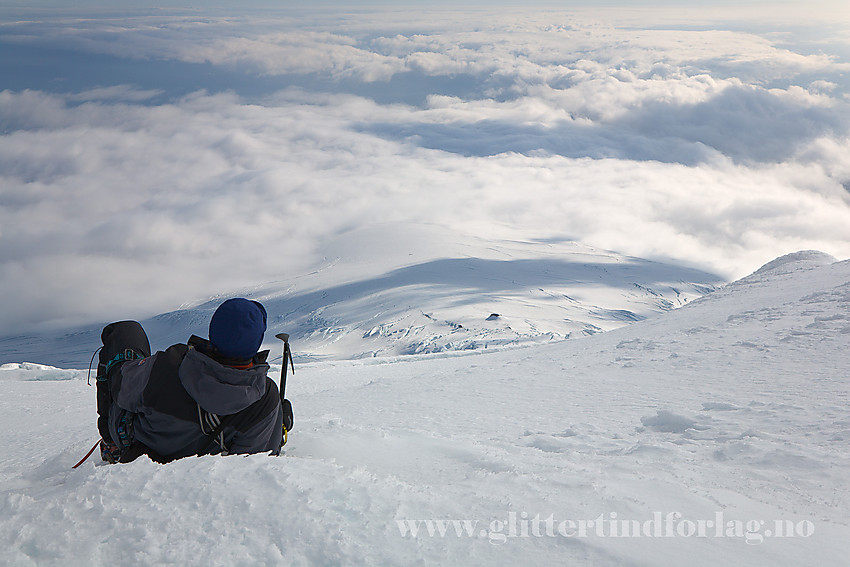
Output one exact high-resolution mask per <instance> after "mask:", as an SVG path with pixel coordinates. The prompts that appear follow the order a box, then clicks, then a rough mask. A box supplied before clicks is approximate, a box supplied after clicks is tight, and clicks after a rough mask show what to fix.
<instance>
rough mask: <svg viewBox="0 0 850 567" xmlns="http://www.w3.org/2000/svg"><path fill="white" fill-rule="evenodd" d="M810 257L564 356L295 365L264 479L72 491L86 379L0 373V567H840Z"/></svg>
mask: <svg viewBox="0 0 850 567" xmlns="http://www.w3.org/2000/svg"><path fill="white" fill-rule="evenodd" d="M813 258H815V257H814V255H812V254H802V255H799V256H796V257H794V256H791V257H786V258H784V259H782V261H779V262H776V263H775V264H774V266H773V268H766V269H762V270H759V271H758V272H756V273H754V274H753V275H751V276H749V277H747V278H744V279H742V280H740V281H737V282H734V283H732V284H730V285H728V286H725V287H723V288H721V289H719V290H717V291H715V292H713V293H711V294H709V295H707V296H705V297H703V298H701V299H698V300H696V301H693V302H691V303H689V304H688V305H686V306H684V307H682V308H681V309H676V310H672V311H669V312H667V313H664V314H661V315H658V316H655V317H652V318H650V319H647V320H644V321H639V322H635V323H633V324H631V325H628V326H625V327H622V328H620V329H616V330H612V331H609V332H606V333H601V334H597V335H594V336H588V337H584V338H578V339H575V340H569V341H562V342H557V343H550V344H544V345H533V346H528V347H523V348H517V349H510V350H501V351H491V352H485V351H472V352H468V353H442V354H430V355H415V356H406V357H386V358H378V359H363V360H356V361H320V362H311V363H307V364H301V365H299V366H298V367H297V373H296V374H295V375H294V376H292V377H290V380H289V384H288V396H289V397H290V398H291V399H292V402H293V405H294V408H295V412H296V414H295V417H296V422H295V423H296V428H295V431H294V432H293V434H292V436H291V438H290V442H289V444H288V445H287V446H286V448H285V456H283V457H281V458H271V457H267V456H265V455H252V456H249V457H238V456H233V457H224V458H221V457H203V458H189V459H184V460H182V461H178V462H175V463H171V464H168V465H158V464H154V463H152V462H150V461H148V460H147V459H140V460H138V461H136V462H134V463H131V464H127V465H112V466H106V465H101V464H99V463H98V462H97V460H96V459H94V458H92V459H90V460H89V461H87V462H86V463H85V464H83V465H82V466H81V467H80V468H79V469H77V470H71V466H72V465H73V464H74V463H75V462H76V461H77V460H78V459H79V458H80V457H82V456H83V455H84V454H85V452H86V451H87V450H88V448H89V447H90V446H91V444H92V443H93V442H94V441H95V437H96V433H95V427H94V417H95V412H94V404H95V392H94V388H89V387H87V386H86V384H85V377H86V372H85V371H78V370H60V369H54V368H50V367H46V366H39V365H34V364H20V363H10V364H5V365H3V366H2V367H0V385H1V387H2V390H3V395H2V396H0V446H2V447H3V451H2V453H0V479H2V489H0V490H1V491H0V564H3V565H15V566H18V565H63V566H64V565H115V564H121V565H154V564H156V565H185V564H190V565H207V564H212V565H490V564H494V565H512V564H527V565H544V564H555V565H594V566H599V565H606V566H607V565H628V566H675V567H680V566H681V565H685V564H687V565H689V566H699V565H706V566H708V565H711V566H715V565H724V566H733V565H742V566H743V565H745V566H761V565H764V566H768V565H769V566H775V565H818V566H843V565H846V564H847V552H848V544H847V542H848V541H850V512H848V510H850V486H848V483H847V474H848V473H847V471H848V470H850V448H848V441H850V399H848V380H847V372H848V365H847V352H848V347H850V262H848V261H843V262H834V263H830V262H829V261H826V260H825V259H824V258H823V257H820V259H819V260H817V261H812V260H813ZM815 259H816V258H815ZM780 266H781V269H775V268H777V267H780ZM296 348H297V345H296ZM674 513H678V514H681V517H679V516H673V515H672V514H674ZM614 515H616V516H614ZM600 516H602V519H603V520H605V521H611V522H613V520H614V519H616V520H634V521H639V522H641V523H646V522H649V523H646V524H645V526H646V532H640V530H639V531H638V533H642V534H643V535H641V537H614V535H613V533H612V532H611V530H610V529H609V528H610V524H605V523H604V522H603V523H600V524H599V526H601V528H597V527H591V526H590V525H589V524H588V522H587V521H589V520H598V519H599V517H600ZM550 517H551V527H552V529H551V530H550V529H549V528H548V527H547V524H546V523H545V522H546V520H547V518H550ZM667 518H669V521H670V525H671V526H672V527H673V528H672V531H665V530H666V528H665V527H664V526H665V521H667ZM535 519H536V520H535ZM416 520H430V521H432V522H438V521H449V520H455V521H457V523H456V524H451V523H448V524H435V523H432V524H431V528H432V529H434V530H435V533H434V535H433V536H432V535H428V531H427V525H426V524H425V523H422V524H416V523H415V521H416ZM462 520H468V522H467V523H462V522H461V521H462ZM718 520H719V524H720V527H717V526H714V527H712V525H711V522H717V521H718ZM569 521H572V522H573V523H569ZM411 522H413V523H411ZM582 522H583V524H582ZM758 522H764V524H760V523H758ZM775 522H785V523H782V524H781V525H782V526H785V527H788V526H790V529H791V534H792V537H781V538H778V537H775V536H776V531H775ZM581 525H583V526H584V530H583V533H582V530H581V529H580V527H579V526H581ZM411 526H418V527H419V532H418V535H417V536H416V537H413V536H412V535H411V534H410V532H409V528H410V527H411ZM441 526H442V527H443V528H446V529H447V531H446V532H445V535H442V536H441V535H440V533H439V530H440V527H441ZM606 526H607V527H606ZM721 527H722V529H721ZM455 528H457V529H458V531H457V532H456V531H455ZM691 528H693V531H694V533H691ZM467 529H469V532H468V533H469V535H467V532H466V531H465V530H467ZM641 529H643V528H641ZM597 530H598V531H597ZM653 530H654V531H653ZM700 530H701V531H700ZM402 532H404V534H403V533H402ZM458 534H460V535H458ZM683 534H684V535H683ZM689 534H690V535H689ZM668 536H669V537H668ZM721 536H722V537H721Z"/></svg>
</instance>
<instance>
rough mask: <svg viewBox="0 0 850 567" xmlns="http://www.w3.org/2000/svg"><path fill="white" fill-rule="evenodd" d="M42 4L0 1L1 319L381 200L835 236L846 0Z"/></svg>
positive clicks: (626, 249) (705, 240) (752, 240)
mask: <svg viewBox="0 0 850 567" xmlns="http://www.w3.org/2000/svg"><path fill="white" fill-rule="evenodd" d="M48 4H49V3H46V2H45V3H38V4H30V5H28V6H26V7H9V6H8V5H7V6H6V7H5V8H0V296H2V297H3V316H2V320H0V335H5V334H10V333H19V332H28V331H31V330H35V329H39V328H47V327H51V326H54V327H55V326H57V325H65V324H73V323H79V322H93V321H100V320H106V319H111V318H116V317H127V316H133V317H141V316H144V315H150V314H153V313H157V312H161V311H167V310H171V309H174V308H176V307H177V306H179V305H180V304H182V303H184V302H193V301H196V300H200V299H203V298H205V297H208V296H210V295H213V294H216V293H227V292H228V291H229V290H231V289H237V288H239V287H241V286H248V285H252V284H259V283H263V282H266V281H271V280H279V279H282V278H285V277H287V276H289V275H294V274H297V273H300V272H301V271H303V270H307V269H310V268H311V267H312V266H314V265H315V264H316V263H317V262H320V261H321V259H322V257H323V246H324V244H325V243H326V242H328V241H330V240H332V239H333V238H335V237H337V236H338V235H339V234H341V233H344V232H345V231H346V230H349V229H351V228H354V227H357V226H362V225H365V224H369V223H374V222H382V221H399V222H410V223H414V222H415V223H428V224H432V225H438V226H444V227H446V230H452V231H459V232H464V233H468V234H473V235H476V236H484V237H488V238H513V239H523V240H531V239H541V240H551V239H575V240H580V241H582V242H585V243H587V244H589V245H592V246H596V247H601V248H606V249H611V250H615V251H617V252H620V253H624V254H629V255H634V256H640V257H645V258H650V259H664V260H672V261H676V262H679V263H682V264H686V265H689V266H693V267H698V268H701V269H704V270H707V271H711V272H714V273H718V274H720V275H722V276H723V277H726V278H730V279H731V278H737V277H740V276H743V275H746V274H747V273H749V272H751V271H753V270H755V269H756V268H758V267H759V266H760V265H761V264H763V263H765V262H767V261H769V260H771V259H773V258H774V257H776V256H778V255H781V254H784V253H787V252H792V251H796V250H800V249H808V248H816V249H820V250H822V251H825V252H828V253H830V254H833V255H835V256H837V257H839V258H842V259H843V258H847V257H848V256H850V14H848V13H847V12H848V10H847V9H846V8H845V7H844V6H843V5H841V4H844V3H843V2H839V3H832V2H822V3H818V2H814V3H806V4H805V7H806V10H805V11H804V12H801V11H800V10H799V9H798V10H796V11H795V10H794V9H793V6H794V5H795V4H799V3H771V2H753V3H750V4H747V5H746V6H744V7H743V8H737V7H735V8H733V7H731V6H730V5H729V4H728V3H710V4H713V6H712V7H711V9H707V10H699V9H690V8H688V9H686V8H682V7H681V4H682V3H676V2H667V3H665V4H666V5H665V6H664V7H662V8H648V7H646V6H645V5H642V4H641V3H639V2H627V3H625V4H627V5H628V6H627V7H621V8H617V9H601V8H589V7H582V5H581V4H580V3H578V2H568V3H556V2H550V3H548V5H547V6H545V7H537V8H529V7H524V8H521V9H520V8H511V7H494V5H493V4H492V3H487V5H488V6H489V7H486V8H485V7H480V6H475V5H473V4H469V5H467V6H465V7H463V8H452V9H449V8H440V7H431V8H425V7H422V8H417V9H414V8H395V7H387V8H383V9H363V8H357V9H351V8H345V7H343V8H336V9H325V8H316V7H314V8H309V7H306V6H307V4H306V3H303V4H301V5H299V6H298V7H296V8H290V9H286V10H271V9H265V8H263V6H265V5H268V4H270V3H266V4H264V3H261V2H258V3H254V4H253V7H252V9H240V11H239V12H235V11H227V10H226V9H223V8H218V9H208V10H206V9H205V10H201V9H196V8H192V9H184V8H178V7H175V3H158V4H157V5H158V6H159V8H158V9H154V8H153V7H152V6H153V4H150V5H145V6H144V7H142V8H139V6H140V4H135V5H134V8H133V12H132V13H131V12H129V11H126V10H125V9H124V8H122V7H118V8H116V7H115V6H114V3H110V4H109V6H108V7H102V8H97V7H94V8H88V9H86V10H77V9H75V11H73V12H72V11H69V10H68V9H67V8H57V7H55V6H54V7H53V8H51V9H49V10H47V9H44V6H46V5H48ZM689 4H692V3H689ZM706 4H708V3H706ZM90 5H91V6H96V5H97V3H96V2H93V3H91V4H90ZM701 5H702V4H701ZM718 6H721V7H718ZM127 305H132V306H133V312H132V313H126V309H127V308H126V306H127Z"/></svg>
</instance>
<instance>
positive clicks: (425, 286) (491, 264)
mask: <svg viewBox="0 0 850 567" xmlns="http://www.w3.org/2000/svg"><path fill="white" fill-rule="evenodd" d="M320 249H321V250H320V252H321V254H320V256H321V257H320V258H319V259H317V262H316V267H315V269H314V270H311V271H309V272H307V273H304V274H296V275H292V276H291V277H286V278H284V279H282V280H281V281H277V282H272V283H269V284H266V285H264V286H260V287H257V288H254V289H247V290H238V291H235V292H233V293H231V294H229V295H230V296H232V295H245V296H247V297H251V298H254V299H258V300H260V301H262V302H263V304H264V305H265V306H266V308H267V309H268V312H269V328H270V332H269V333H267V335H266V337H267V339H268V341H267V344H266V345H265V346H266V348H273V349H277V348H279V345H276V344H274V339H273V337H274V334H276V333H279V332H287V333H290V334H291V335H292V337H293V342H294V343H295V344H297V345H298V349H297V352H296V356H297V357H300V359H301V360H328V359H330V360H341V359H351V358H365V357H373V356H395V355H401V354H418V353H433V352H443V351H456V350H470V349H484V348H494V347H501V346H505V345H521V344H529V343H533V342H548V341H553V340H562V339H565V338H570V337H573V338H574V337H576V336H582V335H587V334H593V333H596V332H598V331H606V330H610V329H613V328H616V327H620V326H622V325H625V324H627V323H630V322H633V321H636V320H641V319H644V318H646V317H648V316H651V315H655V314H657V313H661V312H664V311H667V310H669V309H671V308H674V307H679V306H681V305H684V304H685V303H686V302H688V301H690V300H692V299H695V298H697V297H700V296H701V295H703V294H704V293H706V292H708V291H711V290H712V289H714V288H715V286H717V285H719V284H721V283H722V280H721V279H720V278H719V277H718V276H715V275H712V274H708V273H705V272H701V271H698V270H693V269H688V268H684V267H679V266H673V265H669V264H662V263H658V262H650V261H647V260H642V259H639V258H630V257H626V256H622V255H619V254H616V253H613V252H608V251H603V250H598V249H594V248H591V247H589V246H586V245H583V244H580V243H577V242H572V241H567V242H550V243H541V242H518V241H491V240H484V239H481V238H477V237H473V236H470V235H466V234H463V233H461V232H458V231H449V230H446V229H445V228H442V227H433V226H428V225H415V224H409V223H404V224H399V223H386V224H380V225H373V226H370V227H368V228H360V229H354V230H351V231H348V232H346V233H344V234H342V235H340V236H338V237H336V238H334V239H332V240H330V241H328V242H325V243H324V244H323V245H322V246H321V247H320ZM270 261H271V260H270ZM281 273H286V267H285V266H282V267H281ZM221 300H222V298H221V297H215V298H211V299H210V300H209V301H203V302H201V303H199V304H197V305H192V306H187V307H186V308H184V309H180V310H177V311H174V312H170V313H165V314H162V315H159V316H157V317H153V318H151V319H146V320H143V321H142V323H143V325H144V327H145V329H147V330H148V334H149V335H150V338H151V341H152V345H153V346H154V348H165V347H167V346H169V345H170V344H173V343H176V342H184V341H185V340H186V339H187V338H188V337H189V336H190V335H191V334H193V333H194V334H197V335H201V336H206V333H207V325H208V323H209V319H210V316H211V315H212V312H213V311H214V310H215V308H216V307H217V306H218V305H219V304H220V303H221ZM128 301H130V305H128V310H127V312H126V313H121V314H120V315H118V317H117V318H121V319H127V318H137V317H136V316H135V315H134V314H133V310H132V307H131V305H132V298H128ZM106 323H108V321H103V322H100V323H98V324H96V325H92V326H89V327H86V328H82V329H72V330H66V331H61V332H53V333H48V334H44V335H28V336H18V337H7V338H6V339H3V340H0V363H2V362H19V361H21V360H27V361H31V360H38V362H41V363H48V364H54V365H63V366H68V365H70V366H76V367H81V366H83V365H86V364H88V361H89V359H90V356H91V353H92V352H93V351H94V350H95V349H96V348H97V347H98V346H99V344H100V343H99V337H100V330H101V328H102V327H103V325H104V324H106Z"/></svg>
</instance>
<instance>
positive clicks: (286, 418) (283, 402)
mask: <svg viewBox="0 0 850 567" xmlns="http://www.w3.org/2000/svg"><path fill="white" fill-rule="evenodd" d="M275 338H277V339H280V340H282V341H283V361H282V364H281V366H280V407H281V409H282V410H283V443H282V445H285V444H286V441H287V438H288V433H289V432H290V431H292V425H293V422H294V419H293V417H292V404H291V403H289V400H287V399H286V364H287V362H288V363H289V367H290V368H292V373H293V374H295V364H294V363H293V362H292V349H290V348H289V333H278V334H277V335H275Z"/></svg>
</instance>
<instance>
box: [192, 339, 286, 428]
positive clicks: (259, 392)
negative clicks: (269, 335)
mask: <svg viewBox="0 0 850 567" xmlns="http://www.w3.org/2000/svg"><path fill="white" fill-rule="evenodd" d="M255 360H256V359H255ZM256 362H257V363H255V365H254V366H253V367H251V368H248V369H246V370H240V369H237V368H231V367H229V366H225V365H223V364H221V363H219V362H216V361H215V360H213V359H212V358H210V357H209V356H207V355H205V354H203V353H202V352H200V351H199V350H197V349H195V348H190V349H189V351H188V352H187V353H186V356H185V358H183V362H182V363H181V364H180V368H179V370H178V375H179V377H180V382H181V383H182V384H183V387H184V388H185V389H186V392H188V394H189V395H190V396H192V398H194V399H195V401H196V402H198V405H200V406H201V408H203V409H204V410H206V411H208V412H210V413H214V414H217V415H229V414H232V413H236V412H238V411H241V410H243V409H245V408H246V407H248V406H250V405H251V404H253V403H254V402H256V401H257V400H259V399H260V398H261V397H263V394H265V393H266V376H267V374H268V371H269V365H268V364H266V363H265V361H256Z"/></svg>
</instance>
